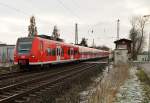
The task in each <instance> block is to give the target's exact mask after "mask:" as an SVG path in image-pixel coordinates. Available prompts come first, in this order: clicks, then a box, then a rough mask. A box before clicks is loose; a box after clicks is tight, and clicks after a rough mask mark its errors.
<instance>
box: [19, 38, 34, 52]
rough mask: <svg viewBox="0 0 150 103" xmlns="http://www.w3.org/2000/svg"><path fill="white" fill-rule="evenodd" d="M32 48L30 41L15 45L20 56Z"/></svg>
mask: <svg viewBox="0 0 150 103" xmlns="http://www.w3.org/2000/svg"><path fill="white" fill-rule="evenodd" d="M31 48H32V41H19V42H18V45H17V51H18V53H21V54H27V53H29V52H30V50H31Z"/></svg>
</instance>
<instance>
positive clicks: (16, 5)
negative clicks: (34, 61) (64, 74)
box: [0, 0, 150, 47]
mask: <svg viewBox="0 0 150 103" xmlns="http://www.w3.org/2000/svg"><path fill="white" fill-rule="evenodd" d="M61 1H62V4H61V3H60V2H58V0H13V1H10V0H0V12H1V14H0V22H1V23H0V28H1V30H0V35H1V38H0V41H2V42H6V43H9V44H12V43H15V42H16V40H17V38H18V37H21V36H27V34H28V31H27V30H28V25H29V18H30V16H31V15H35V17H36V23H37V28H38V32H39V34H49V35H51V32H52V30H53V26H54V25H57V26H58V28H59V29H60V32H61V37H62V38H64V39H65V40H66V41H67V42H69V43H70V42H74V31H75V30H74V28H75V26H74V25H75V23H76V22H78V24H79V40H81V38H82V37H86V38H87V39H88V41H89V44H92V39H93V38H95V42H96V44H97V45H108V46H110V47H114V45H113V41H114V40H115V37H116V20H117V19H118V18H119V19H120V37H128V33H129V30H130V22H129V19H130V17H131V16H133V15H145V14H150V12H149V11H150V7H149V5H150V1H149V0H105V1H103V0H61ZM1 3H2V4H7V6H6V5H2V4H1ZM91 29H93V30H94V33H93V34H90V33H89V30H91ZM4 34H5V35H4ZM9 37H10V38H9Z"/></svg>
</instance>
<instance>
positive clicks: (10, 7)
mask: <svg viewBox="0 0 150 103" xmlns="http://www.w3.org/2000/svg"><path fill="white" fill-rule="evenodd" d="M0 5H1V6H3V7H6V8H9V9H12V10H14V11H16V12H19V13H21V14H23V15H25V16H29V14H28V13H26V12H24V11H22V10H20V9H17V8H15V7H12V6H10V5H8V4H5V3H2V2H0Z"/></svg>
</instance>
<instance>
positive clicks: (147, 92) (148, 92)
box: [136, 69, 150, 103]
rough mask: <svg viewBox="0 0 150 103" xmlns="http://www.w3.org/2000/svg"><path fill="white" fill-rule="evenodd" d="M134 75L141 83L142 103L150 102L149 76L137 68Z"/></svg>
mask: <svg viewBox="0 0 150 103" xmlns="http://www.w3.org/2000/svg"><path fill="white" fill-rule="evenodd" d="M136 75H137V77H138V78H139V80H140V81H141V82H142V85H143V91H144V95H143V97H144V99H143V103H149V102H150V78H149V77H148V76H147V74H146V73H145V72H144V70H142V69H139V70H138V72H137V74H136Z"/></svg>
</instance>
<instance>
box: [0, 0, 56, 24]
mask: <svg viewBox="0 0 150 103" xmlns="http://www.w3.org/2000/svg"><path fill="white" fill-rule="evenodd" d="M0 6H3V7H5V8H8V9H10V10H13V11H16V12H18V13H20V14H22V15H24V16H28V17H30V16H33V15H34V14H29V13H27V12H25V11H23V10H21V9H18V8H15V7H13V6H11V5H8V4H6V3H2V2H0ZM36 18H37V19H39V20H40V21H43V22H46V23H48V22H49V21H47V20H45V19H41V18H39V17H36ZM49 24H51V25H53V24H52V23H51V22H49Z"/></svg>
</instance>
